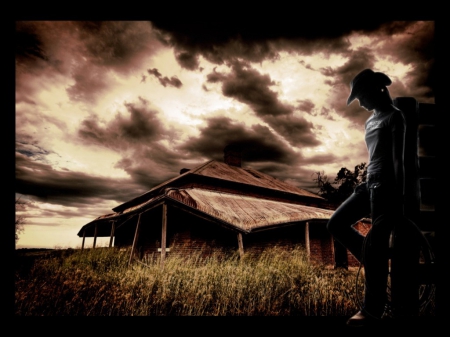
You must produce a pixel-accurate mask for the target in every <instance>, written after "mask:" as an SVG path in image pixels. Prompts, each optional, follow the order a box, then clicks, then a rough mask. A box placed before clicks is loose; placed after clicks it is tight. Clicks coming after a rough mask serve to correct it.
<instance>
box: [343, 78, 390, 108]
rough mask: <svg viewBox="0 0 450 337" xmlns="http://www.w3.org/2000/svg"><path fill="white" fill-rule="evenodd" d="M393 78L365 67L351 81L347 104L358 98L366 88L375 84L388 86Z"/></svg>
mask: <svg viewBox="0 0 450 337" xmlns="http://www.w3.org/2000/svg"><path fill="white" fill-rule="evenodd" d="M391 83H392V81H391V79H390V78H389V77H388V76H387V75H385V74H383V73H380V72H374V71H373V70H372V69H364V70H363V71H361V72H360V73H359V74H358V75H356V76H355V78H353V80H352V81H351V82H350V96H349V97H348V99H347V105H349V104H350V103H351V102H353V100H355V99H356V98H358V95H359V94H360V93H361V92H363V91H364V90H365V89H367V88H369V87H373V86H383V87H386V86H388V85H391Z"/></svg>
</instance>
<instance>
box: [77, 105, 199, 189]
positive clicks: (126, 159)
mask: <svg viewBox="0 0 450 337" xmlns="http://www.w3.org/2000/svg"><path fill="white" fill-rule="evenodd" d="M125 107H126V111H127V114H128V115H127V116H122V115H121V114H117V115H116V117H115V118H114V119H113V120H112V121H110V122H109V123H107V124H104V123H101V122H100V121H99V120H98V119H96V118H93V117H91V118H89V119H86V120H84V121H83V122H82V124H81V128H80V129H79V131H78V132H79V135H80V136H81V138H82V139H83V141H84V142H85V143H88V144H93V145H98V146H102V147H105V148H109V149H112V150H114V151H117V152H118V153H119V154H120V155H121V159H120V160H119V161H118V162H117V163H116V164H115V167H116V168H119V169H122V170H124V171H125V172H126V173H128V174H129V175H130V177H131V180H132V181H134V182H135V183H136V184H138V185H141V186H144V187H145V188H146V189H150V188H151V187H153V186H155V185H157V184H159V183H161V182H162V181H164V180H167V179H169V178H172V177H173V176H176V175H178V173H179V170H180V169H181V168H183V167H185V166H186V165H187V164H186V162H188V161H189V162H190V160H192V156H190V155H189V154H188V153H186V151H181V150H180V151H179V150H173V149H170V148H168V147H167V146H166V145H162V143H161V142H160V141H161V140H168V141H169V142H172V141H174V140H176V139H177V138H178V136H179V135H178V131H176V130H174V129H168V128H166V127H165V126H164V125H163V124H162V123H161V121H160V119H159V114H158V112H157V111H155V110H153V109H151V108H150V106H149V102H147V101H146V100H144V99H142V98H141V99H140V100H139V101H138V102H134V103H126V104H125ZM199 163H200V162H199ZM189 165H191V164H189Z"/></svg>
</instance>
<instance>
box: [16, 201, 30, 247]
mask: <svg viewBox="0 0 450 337" xmlns="http://www.w3.org/2000/svg"><path fill="white" fill-rule="evenodd" d="M26 206H27V203H26V202H25V201H23V200H20V197H18V198H16V202H15V209H16V227H15V228H16V229H15V239H16V242H17V240H19V234H20V233H22V232H23V231H24V227H23V225H24V223H25V216H24V215H22V214H18V212H20V211H22V210H24V209H25V208H26Z"/></svg>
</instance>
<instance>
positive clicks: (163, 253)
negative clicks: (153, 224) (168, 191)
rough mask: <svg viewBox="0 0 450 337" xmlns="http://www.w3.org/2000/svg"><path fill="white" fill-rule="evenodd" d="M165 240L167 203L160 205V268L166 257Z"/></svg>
mask: <svg viewBox="0 0 450 337" xmlns="http://www.w3.org/2000/svg"><path fill="white" fill-rule="evenodd" d="M166 242H167V205H166V204H163V205H162V228H161V268H162V267H164V260H165V259H166Z"/></svg>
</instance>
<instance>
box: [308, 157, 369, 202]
mask: <svg viewBox="0 0 450 337" xmlns="http://www.w3.org/2000/svg"><path fill="white" fill-rule="evenodd" d="M315 175H316V176H317V177H316V178H314V179H313V181H315V182H316V184H317V186H318V187H319V191H318V194H319V195H320V196H321V197H322V198H325V199H326V200H327V201H328V202H329V203H330V204H332V205H333V206H336V207H337V206H339V205H340V204H341V203H342V202H344V201H345V200H346V199H347V198H348V197H349V196H350V195H351V194H352V193H353V190H354V189H355V187H356V186H357V185H358V184H360V183H362V182H365V181H366V177H367V166H366V163H361V164H359V165H356V166H355V169H354V170H353V171H350V170H349V169H348V168H346V167H342V168H341V169H340V170H339V172H338V173H337V174H336V178H334V181H333V182H330V181H329V179H328V177H327V176H326V175H325V174H324V172H323V171H322V172H315Z"/></svg>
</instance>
